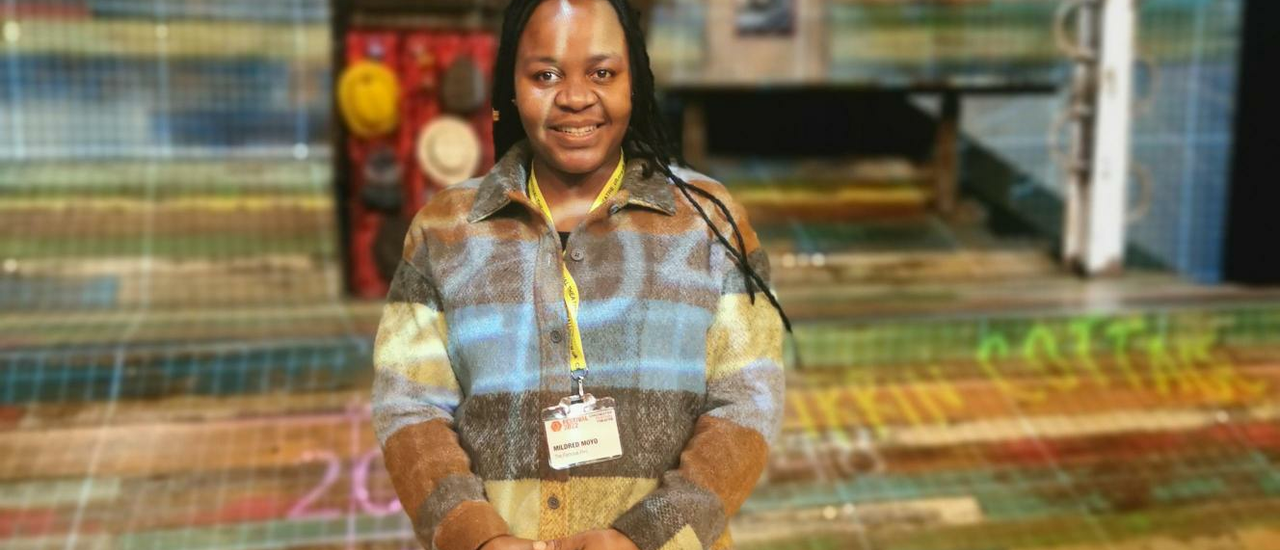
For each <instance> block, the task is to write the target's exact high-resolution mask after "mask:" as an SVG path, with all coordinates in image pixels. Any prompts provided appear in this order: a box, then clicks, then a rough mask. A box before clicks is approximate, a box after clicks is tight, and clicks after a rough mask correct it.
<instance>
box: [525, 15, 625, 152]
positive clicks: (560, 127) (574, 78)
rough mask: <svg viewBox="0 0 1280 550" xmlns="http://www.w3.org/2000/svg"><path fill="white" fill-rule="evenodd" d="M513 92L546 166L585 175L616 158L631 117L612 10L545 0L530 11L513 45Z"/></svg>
mask: <svg viewBox="0 0 1280 550" xmlns="http://www.w3.org/2000/svg"><path fill="white" fill-rule="evenodd" d="M515 92H516V108H517V109H518V110H519V111H520V123H521V124H522V125H523V126H524V131H525V134H527V135H528V136H529V142H530V143H531V144H532V145H533V150H534V153H535V154H537V155H538V157H539V158H541V159H542V160H543V162H545V163H546V164H547V165H548V166H549V167H550V168H552V169H555V170H557V171H560V172H563V173H566V174H588V173H591V172H594V171H596V170H599V169H600V168H601V166H603V165H604V164H605V162H607V161H609V160H610V159H611V158H616V157H612V155H613V154H614V152H616V151H617V150H618V149H619V148H620V147H621V146H622V138H623V137H624V136H625V135H626V132H627V126H628V125H629V124H630V122H631V72H630V66H629V61H628V57H627V41H626V35H625V33H624V31H623V30H622V25H621V24H620V23H619V22H618V15H617V13H615V12H614V10H613V7H612V6H610V5H609V4H608V3H607V2H605V0H548V1H546V2H543V3H542V4H541V5H539V6H538V7H537V8H535V9H534V11H533V14H532V15H531V16H530V17H529V22H528V24H527V25H526V26H525V28H524V32H523V33H522V34H521V35H520V42H519V46H518V47H517V49H516V71H515ZM610 168H612V167H610Z"/></svg>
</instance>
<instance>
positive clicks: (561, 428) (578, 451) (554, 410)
mask: <svg viewBox="0 0 1280 550" xmlns="http://www.w3.org/2000/svg"><path fill="white" fill-rule="evenodd" d="M542 426H543V429H544V430H545V431H546V433H547V447H548V451H550V452H549V456H550V460H549V462H550V466H551V467H552V468H554V469H556V470H563V469H565V468H571V467H574V466H584V465H587V464H594V463H596V462H604V461H606V460H613V459H615V458H618V457H621V456H622V441H621V439H620V438H619V437H618V417H617V411H616V410H615V409H614V407H613V398H612V397H602V398H600V399H596V398H595V397H594V396H592V395H591V394H586V395H584V396H583V397H582V400H581V401H577V399H576V398H572V397H566V398H564V399H561V400H560V404H559V405H556V406H554V407H547V408H545V409H542Z"/></svg>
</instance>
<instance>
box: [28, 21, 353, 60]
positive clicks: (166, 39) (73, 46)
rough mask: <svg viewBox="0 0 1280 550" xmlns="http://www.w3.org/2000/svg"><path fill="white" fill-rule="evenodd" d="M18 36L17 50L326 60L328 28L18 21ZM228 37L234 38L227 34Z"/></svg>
mask: <svg viewBox="0 0 1280 550" xmlns="http://www.w3.org/2000/svg"><path fill="white" fill-rule="evenodd" d="M21 23H22V27H21V29H22V35H21V39H20V40H18V41H15V42H13V43H11V44H8V48H7V49H8V50H9V51H10V52H12V53H14V54H17V55H27V56H30V55H75V56H86V57H111V56H144V57H146V56H154V55H157V54H159V53H160V52H163V53H164V54H165V55H167V56H169V57H211V58H235V57H252V58H266V59H283V60H294V59H298V60H302V61H304V62H308V63H326V62H327V61H328V55H329V45H330V39H329V28H328V26H327V25H325V24H311V25H294V24H292V23H290V24H285V25H280V24H270V23H260V22H253V21H243V20H241V21H191V20H186V21H170V22H167V23H166V24H164V25H163V26H157V25H156V23H155V22H154V21H152V20H129V19H121V20H112V21H110V22H104V21H91V20H85V21H55V20H40V19H31V20H23V21H22V22H21ZM232 37H234V39H229V38H232Z"/></svg>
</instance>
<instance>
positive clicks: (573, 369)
mask: <svg viewBox="0 0 1280 550" xmlns="http://www.w3.org/2000/svg"><path fill="white" fill-rule="evenodd" d="M625 167H626V163H625V160H624V158H623V156H622V155H618V166H617V167H616V168H614V169H613V175H611V176H609V181H608V183H605V185H604V188H603V189H601V190H600V194H599V195H597V196H596V200H595V201H593V202H592V203H591V210H595V209H596V208H597V207H599V206H600V205H602V204H604V203H605V201H607V200H609V197H612V196H613V195H614V194H615V193H617V192H618V189H619V188H621V187H622V175H623V172H624V171H625V170H624V168H625ZM529 200H532V201H533V204H536V205H538V209H539V210H542V215H543V216H546V218H547V223H549V224H551V229H552V230H555V227H556V222H555V219H554V218H552V217H551V207H550V206H548V205H547V200H546V199H545V198H544V197H543V196H542V191H541V190H540V189H538V178H537V176H536V175H535V174H534V171H533V169H532V168H531V169H530V170H529ZM588 212H590V210H588ZM560 271H561V273H563V275H564V306H565V310H566V313H567V316H568V318H569V321H568V323H567V324H568V327H567V329H568V330H567V332H568V336H569V376H570V377H571V378H573V379H574V380H576V381H579V382H581V380H582V379H583V378H585V377H586V376H587V359H586V356H585V355H584V353H583V351H582V333H581V332H580V331H579V330H578V305H579V295H578V284H577V283H575V282H573V275H570V274H569V266H567V265H565V263H564V260H563V259H561V261H560ZM579 388H581V386H579Z"/></svg>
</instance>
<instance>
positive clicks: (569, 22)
mask: <svg viewBox="0 0 1280 550" xmlns="http://www.w3.org/2000/svg"><path fill="white" fill-rule="evenodd" d="M494 74H495V77H494V80H495V83H494V91H493V108H494V118H495V121H496V122H495V132H494V142H495V143H494V145H495V149H496V152H497V154H498V157H499V161H498V162H497V164H496V165H495V166H494V168H493V169H492V170H491V171H490V172H489V173H488V174H487V175H485V176H484V177H483V178H478V179H473V180H471V181H468V182H464V183H462V184H459V185H457V186H454V187H451V188H449V189H447V190H445V191H443V192H441V193H439V194H437V195H436V196H435V197H434V198H433V199H432V200H431V201H430V202H429V203H428V204H427V205H426V206H425V207H424V208H423V209H422V210H421V212H419V214H418V215H417V217H416V218H415V219H414V221H413V225H412V228H411V229H410V231H409V234H408V236H407V237H406V240H405V248H404V255H403V260H402V261H401V263H400V266H399V268H398V270H397V272H396V275H395V278H394V280H393V282H392V285H391V291H390V293H389V295H388V302H387V305H386V308H385V310H384V312H383V317H382V321H381V324H380V326H379V328H378V334H377V338H376V341H375V348H374V357H373V359H374V366H375V379H374V383H373V422H374V428H375V431H376V432H377V436H378V440H379V442H380V444H381V446H382V450H383V456H384V459H385V463H386V467H387V470H388V472H389V473H390V475H391V480H392V482H393V484H394V486H395V489H396V492H397V495H398V496H399V498H400V502H401V503H402V504H403V506H404V510H405V511H406V513H407V514H408V515H409V517H410V519H411V520H412V524H413V526H414V531H415V533H416V536H417V538H418V540H419V542H420V543H421V544H422V545H423V547H425V548H433V549H434V548H439V549H441V550H477V549H478V548H484V549H485V550H502V549H531V548H538V549H542V548H556V549H559V550H568V549H578V548H585V549H592V550H595V549H610V548H617V549H632V548H640V549H643V550H657V549H659V548H680V549H694V548H727V547H731V545H732V542H731V540H730V538H729V535H728V532H727V530H726V524H727V522H728V519H729V518H730V517H731V516H732V515H733V514H734V513H735V512H737V510H738V508H739V507H740V506H741V505H742V503H743V501H744V500H746V498H747V495H748V494H749V493H750V492H751V489H752V487H753V486H754V485H755V483H756V481H757V479H758V478H759V476H760V473H761V471H762V470H763V469H764V466H765V460H766V457H767V454H768V442H769V440H770V438H771V437H772V436H773V435H774V434H775V433H776V431H777V429H778V425H779V423H780V420H781V414H782V390H783V374H782V360H781V350H782V342H781V339H782V331H783V327H784V325H787V321H786V318H785V316H783V315H782V311H781V309H780V308H779V307H778V305H777V302H776V301H775V300H774V297H773V296H772V294H771V293H770V292H769V290H768V288H767V282H768V260H767V258H766V257H765V254H764V251H763V250H761V248H760V245H759V243H758V241H757V239H756V236H755V233H754V232H753V231H752V230H751V228H750V227H749V226H748V225H747V222H746V216H745V215H744V213H743V211H742V209H741V208H740V207H738V206H737V205H736V204H735V203H734V202H733V201H732V200H731V198H730V197H729V195H728V193H727V192H726V191H725V189H724V187H722V186H720V185H719V184H717V183H715V182H712V181H710V180H708V179H707V178H705V177H704V176H701V175H697V174H694V173H692V172H688V171H684V170H677V169H673V168H672V166H673V165H674V164H677V163H678V162H679V159H678V157H677V155H675V154H674V152H673V148H672V145H671V143H670V141H669V140H668V139H667V134H666V132H665V131H664V130H663V128H662V125H661V123H660V120H659V115H658V109H657V106H656V105H655V100H654V85H653V75H652V73H651V71H650V70H649V60H648V54H647V53H646V52H645V48H644V41H643V36H642V34H641V32H640V30H639V27H638V24H637V21H636V18H635V15H634V14H633V12H632V11H631V9H630V7H629V6H628V5H627V4H626V1H625V0H514V1H512V2H511V4H510V6H509V7H508V9H507V12H506V16H505V21H504V25H503V35H502V39H501V44H500V47H499V52H498V58H497V63H496V66H495V69H494ZM682 174H683V175H684V177H682V176H681V175H682ZM686 178H687V180H688V181H686Z"/></svg>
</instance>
